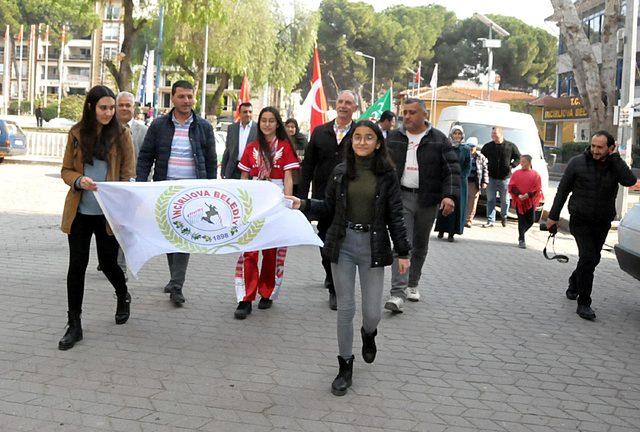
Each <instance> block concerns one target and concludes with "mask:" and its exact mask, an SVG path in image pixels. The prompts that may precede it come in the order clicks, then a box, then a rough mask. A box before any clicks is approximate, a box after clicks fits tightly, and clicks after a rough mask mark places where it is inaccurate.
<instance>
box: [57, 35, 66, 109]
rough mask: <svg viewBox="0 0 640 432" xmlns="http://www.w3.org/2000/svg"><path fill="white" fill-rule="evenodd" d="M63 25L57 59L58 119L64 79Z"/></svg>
mask: <svg viewBox="0 0 640 432" xmlns="http://www.w3.org/2000/svg"><path fill="white" fill-rule="evenodd" d="M65 30H66V29H65V25H64V24H63V25H62V35H61V36H60V57H59V58H58V117H60V103H61V102H62V80H63V78H64V42H65V37H66V34H65Z"/></svg>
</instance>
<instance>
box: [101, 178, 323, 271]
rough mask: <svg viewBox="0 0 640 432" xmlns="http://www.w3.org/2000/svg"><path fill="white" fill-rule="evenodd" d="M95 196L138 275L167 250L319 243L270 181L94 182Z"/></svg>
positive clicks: (224, 250)
mask: <svg viewBox="0 0 640 432" xmlns="http://www.w3.org/2000/svg"><path fill="white" fill-rule="evenodd" d="M97 185H98V191H97V192H95V195H96V198H97V200H98V203H99V204H100V207H101V208H102V211H103V212H104V214H105V216H106V218H107V221H108V222H109V224H110V225H111V229H112V230H113V233H114V234H115V236H116V238H117V239H118V243H120V247H122V250H123V251H124V254H125V257H126V259H127V264H128V267H129V269H130V270H131V272H132V273H133V274H134V275H136V274H137V273H138V272H139V271H140V269H141V268H142V266H143V265H144V263H146V262H147V261H148V260H149V259H151V258H152V257H154V256H156V255H160V254H164V253H170V252H187V253H204V254H225V253H234V252H235V253H238V252H246V251H255V250H262V249H270V248H274V247H284V246H296V245H315V246H322V241H321V240H320V239H319V238H318V236H317V235H316V234H315V232H314V231H313V228H312V227H311V225H310V224H309V222H308V221H307V219H306V218H305V217H304V215H303V214H302V213H300V212H299V211H298V210H291V209H289V208H287V207H286V205H285V200H284V195H283V194H282V191H281V190H280V188H279V187H278V186H276V185H274V184H272V183H271V182H268V181H253V180H178V181H164V182H154V183H146V182H141V183H135V182H129V183H127V182H101V183H97Z"/></svg>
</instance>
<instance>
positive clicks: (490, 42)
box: [473, 13, 509, 101]
mask: <svg viewBox="0 0 640 432" xmlns="http://www.w3.org/2000/svg"><path fill="white" fill-rule="evenodd" d="M473 17H474V18H475V19H477V20H478V21H480V22H482V23H483V24H484V25H486V26H487V27H489V39H485V38H480V39H479V40H481V41H482V47H483V48H486V49H487V51H488V54H489V64H488V66H489V68H488V69H489V71H488V72H487V100H489V101H490V100H491V72H492V70H493V51H491V50H492V49H493V48H500V46H501V44H502V42H501V40H500V39H493V32H496V33H498V34H499V35H500V36H502V37H508V36H509V32H508V31H506V30H505V29H503V28H502V27H500V26H499V25H498V24H496V23H495V22H493V21H492V20H490V19H489V18H487V17H486V16H484V15H482V14H479V13H474V14H473Z"/></svg>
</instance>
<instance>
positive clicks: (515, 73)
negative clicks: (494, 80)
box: [428, 15, 557, 89]
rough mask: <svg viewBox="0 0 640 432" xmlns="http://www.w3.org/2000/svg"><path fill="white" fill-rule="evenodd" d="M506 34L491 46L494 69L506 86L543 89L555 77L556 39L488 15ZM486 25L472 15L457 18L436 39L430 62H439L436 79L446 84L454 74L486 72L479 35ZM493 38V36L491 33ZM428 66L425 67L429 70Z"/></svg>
mask: <svg viewBox="0 0 640 432" xmlns="http://www.w3.org/2000/svg"><path fill="white" fill-rule="evenodd" d="M490 18H491V19H492V20H494V21H495V22H496V23H498V24H499V25H500V26H502V27H503V28H505V29H506V30H507V31H508V32H509V33H510V36H509V37H507V38H503V41H502V47H501V48H499V49H495V50H494V51H493V53H494V69H495V71H496V72H497V73H498V74H500V76H501V86H502V87H506V88H520V89H532V88H539V89H541V88H547V87H552V86H553V83H554V80H555V65H556V46H557V39H556V38H555V37H554V36H552V35H551V34H549V33H547V32H546V31H544V30H542V29H539V28H537V27H533V26H530V25H528V24H525V23H524V22H522V21H520V20H519V19H517V18H513V17H506V16H501V15H490ZM488 36H489V31H488V29H487V27H486V26H485V25H484V24H483V23H481V22H480V21H478V20H476V19H474V18H468V19H465V20H462V21H459V22H458V23H456V24H455V25H453V26H450V27H448V28H447V30H446V31H445V32H444V33H443V34H442V35H441V37H440V38H439V39H438V42H437V44H436V47H435V57H434V59H433V61H434V62H437V63H439V64H440V68H439V82H440V83H442V84H447V83H450V82H452V81H453V80H454V79H456V78H457V77H458V76H462V77H467V78H468V77H472V76H477V73H478V72H480V71H486V65H487V50H486V49H484V48H482V42H481V41H480V40H479V39H480V38H487V37H488ZM494 37H495V36H494ZM431 70H432V67H431V68H430V69H429V71H428V73H430V72H431Z"/></svg>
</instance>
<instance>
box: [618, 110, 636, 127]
mask: <svg viewBox="0 0 640 432" xmlns="http://www.w3.org/2000/svg"><path fill="white" fill-rule="evenodd" d="M618 126H625V127H629V126H633V107H632V106H626V107H623V108H620V109H619V110H618Z"/></svg>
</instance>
